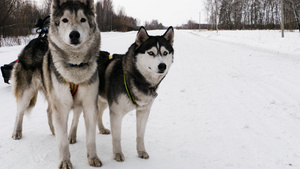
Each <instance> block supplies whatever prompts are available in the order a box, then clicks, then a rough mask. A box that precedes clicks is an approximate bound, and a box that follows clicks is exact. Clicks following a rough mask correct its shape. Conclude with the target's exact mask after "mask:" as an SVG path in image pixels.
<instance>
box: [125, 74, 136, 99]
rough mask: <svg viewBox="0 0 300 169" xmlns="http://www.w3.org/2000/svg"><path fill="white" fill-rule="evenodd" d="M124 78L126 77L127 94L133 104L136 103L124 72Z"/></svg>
mask: <svg viewBox="0 0 300 169" xmlns="http://www.w3.org/2000/svg"><path fill="white" fill-rule="evenodd" d="M123 78H124V85H125V89H126V91H127V95H128V97H129V99H130V101H131V103H132V104H136V102H135V99H134V97H133V96H132V94H131V92H130V91H129V89H128V86H127V83H126V78H125V73H124V74H123Z"/></svg>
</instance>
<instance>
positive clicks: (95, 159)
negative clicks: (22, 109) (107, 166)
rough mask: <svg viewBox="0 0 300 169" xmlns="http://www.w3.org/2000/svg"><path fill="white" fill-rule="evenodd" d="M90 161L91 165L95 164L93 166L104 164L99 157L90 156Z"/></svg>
mask: <svg viewBox="0 0 300 169" xmlns="http://www.w3.org/2000/svg"><path fill="white" fill-rule="evenodd" d="M88 161H89V165H90V166H93V167H101V166H102V162H101V161H100V160H99V158H98V157H94V158H88Z"/></svg>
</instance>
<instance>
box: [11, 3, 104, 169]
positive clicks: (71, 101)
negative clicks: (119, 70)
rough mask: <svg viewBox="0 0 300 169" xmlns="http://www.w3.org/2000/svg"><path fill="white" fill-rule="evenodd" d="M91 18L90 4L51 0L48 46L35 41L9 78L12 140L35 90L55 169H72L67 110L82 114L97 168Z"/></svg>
mask: <svg viewBox="0 0 300 169" xmlns="http://www.w3.org/2000/svg"><path fill="white" fill-rule="evenodd" d="M95 17H96V16H95V7H94V1H93V0H77V1H76V0H53V2H52V8H51V23H50V32H49V37H48V41H47V40H45V39H44V40H43V39H38V40H33V41H32V42H31V43H30V44H28V45H27V46H26V47H25V48H24V50H23V51H22V52H21V54H20V55H19V61H18V63H17V64H16V65H15V66H14V69H13V73H12V82H13V91H14V94H15V96H16V98H17V117H16V122H15V127H14V131H13V135H12V137H13V138H14V139H16V140H18V139H21V137H22V121H23V116H24V113H25V112H28V111H30V110H31V109H32V107H33V106H34V105H35V102H36V99H37V93H38V90H41V91H43V92H44V93H45V96H46V99H47V101H48V103H49V107H48V114H49V117H50V118H49V124H50V128H51V130H52V132H53V133H54V129H55V135H56V138H57V142H58V147H59V160H60V164H59V168H68V169H69V168H72V163H71V161H70V151H69V142H68V134H67V133H68V132H67V120H68V116H69V112H70V110H72V109H74V110H82V109H83V112H84V117H85V125H86V146H87V158H88V162H89V165H91V166H97V167H99V166H101V165H102V163H101V161H100V160H99V158H98V156H97V153H96V144H95V135H96V120H97V118H96V117H97V112H98V107H97V98H98V88H99V76H98V71H97V67H98V66H97V58H98V55H99V51H100V32H99V30H98V27H97V23H96V20H95ZM39 41H41V43H40V42H39ZM47 43H48V44H47ZM48 47H49V48H48ZM51 114H52V115H53V124H54V125H53V126H54V128H53V126H51V125H52V119H51Z"/></svg>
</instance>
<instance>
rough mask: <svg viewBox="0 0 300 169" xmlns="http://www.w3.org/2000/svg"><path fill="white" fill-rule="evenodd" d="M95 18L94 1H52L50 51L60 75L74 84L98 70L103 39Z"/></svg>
mask: <svg viewBox="0 0 300 169" xmlns="http://www.w3.org/2000/svg"><path fill="white" fill-rule="evenodd" d="M95 15H96V14H95V6H94V0H53V1H52V8H51V23H50V29H49V30H50V31H49V48H50V50H51V53H52V55H53V62H54V63H55V65H56V67H57V68H58V71H59V73H60V74H62V75H63V76H64V77H65V78H69V79H68V80H70V81H72V82H78V83H79V82H81V81H82V80H85V79H86V78H89V77H86V78H85V77H84V76H86V74H87V72H91V71H92V72H93V71H94V69H95V70H96V68H97V65H96V60H97V56H98V53H99V51H100V39H101V38H100V32H99V30H98V26H97V23H96V19H95ZM66 69H67V70H68V71H65V70H66ZM91 69H93V70H91ZM80 74H82V76H81V75H80ZM73 77H76V78H73ZM80 78H81V79H82V80H81V79H80Z"/></svg>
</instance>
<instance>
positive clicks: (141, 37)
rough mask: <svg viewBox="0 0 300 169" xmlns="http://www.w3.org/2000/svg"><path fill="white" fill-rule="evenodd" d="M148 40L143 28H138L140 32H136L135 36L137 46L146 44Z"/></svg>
mask: <svg viewBox="0 0 300 169" xmlns="http://www.w3.org/2000/svg"><path fill="white" fill-rule="evenodd" d="M148 39H149V35H148V33H147V31H146V29H145V27H143V26H142V27H140V30H139V31H138V33H137V35H136V40H135V43H136V44H137V45H138V46H141V45H142V44H143V43H144V42H146V41H147V40H148Z"/></svg>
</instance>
